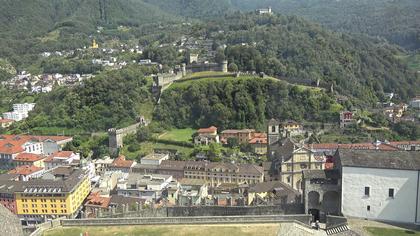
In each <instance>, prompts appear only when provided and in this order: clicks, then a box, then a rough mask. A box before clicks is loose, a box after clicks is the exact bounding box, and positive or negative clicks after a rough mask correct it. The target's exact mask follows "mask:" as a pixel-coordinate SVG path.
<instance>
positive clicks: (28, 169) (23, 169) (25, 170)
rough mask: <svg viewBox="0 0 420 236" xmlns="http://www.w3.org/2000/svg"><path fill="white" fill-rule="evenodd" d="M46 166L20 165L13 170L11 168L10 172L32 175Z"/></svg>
mask: <svg viewBox="0 0 420 236" xmlns="http://www.w3.org/2000/svg"><path fill="white" fill-rule="evenodd" d="M43 169H44V168H42V167H37V166H30V165H24V166H18V167H16V168H15V169H13V170H10V171H9V172H8V173H9V174H17V175H30V174H33V173H35V172H38V171H41V170H43Z"/></svg>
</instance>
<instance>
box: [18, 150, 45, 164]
mask: <svg viewBox="0 0 420 236" xmlns="http://www.w3.org/2000/svg"><path fill="white" fill-rule="evenodd" d="M43 158H44V157H43V156H42V155H39V154H33V153H26V152H23V153H19V154H18V155H17V156H16V157H15V159H14V161H26V162H35V161H39V160H42V159H43Z"/></svg>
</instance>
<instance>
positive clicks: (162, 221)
mask: <svg viewBox="0 0 420 236" xmlns="http://www.w3.org/2000/svg"><path fill="white" fill-rule="evenodd" d="M310 219H311V216H310V215H270V216H253V215H250V216H212V217H207V216H204V217H151V218H102V219H64V220H61V225H62V226H63V227H74V226H76V227H77V226H109V225H168V224H188V225H189V224H242V223H281V222H300V223H301V224H302V225H309V221H310Z"/></svg>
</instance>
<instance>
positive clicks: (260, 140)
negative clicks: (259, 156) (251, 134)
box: [249, 137, 267, 144]
mask: <svg viewBox="0 0 420 236" xmlns="http://www.w3.org/2000/svg"><path fill="white" fill-rule="evenodd" d="M249 143H250V144H257V143H261V144H267V137H265V138H259V137H256V138H253V139H251V140H249Z"/></svg>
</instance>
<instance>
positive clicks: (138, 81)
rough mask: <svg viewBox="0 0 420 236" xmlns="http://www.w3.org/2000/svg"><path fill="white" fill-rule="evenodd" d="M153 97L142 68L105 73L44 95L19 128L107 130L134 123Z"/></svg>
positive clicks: (129, 68)
mask: <svg viewBox="0 0 420 236" xmlns="http://www.w3.org/2000/svg"><path fill="white" fill-rule="evenodd" d="M151 99H152V98H151V95H150V87H149V84H148V83H147V80H146V78H144V76H143V73H142V71H140V70H139V69H138V68H132V67H128V68H125V69H123V70H119V71H110V72H104V73H103V74H100V75H98V76H96V77H94V78H92V79H89V80H87V81H85V82H84V84H83V85H81V86H78V87H74V88H66V87H61V88H58V89H55V90H53V91H52V92H50V93H48V94H46V95H43V96H41V97H40V98H39V99H38V100H37V101H36V103H37V106H36V107H35V109H34V111H33V112H32V115H31V117H30V118H29V119H27V120H25V121H24V122H22V123H21V124H19V126H18V127H17V128H18V129H21V130H26V129H30V128H35V127H63V128H73V129H80V130H83V131H88V132H92V131H106V130H107V129H109V128H111V127H117V126H118V127H121V126H124V125H128V124H132V123H134V122H135V120H136V119H137V118H138V116H139V115H140V114H139V106H140V105H141V104H142V103H144V102H148V101H150V100H151Z"/></svg>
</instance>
